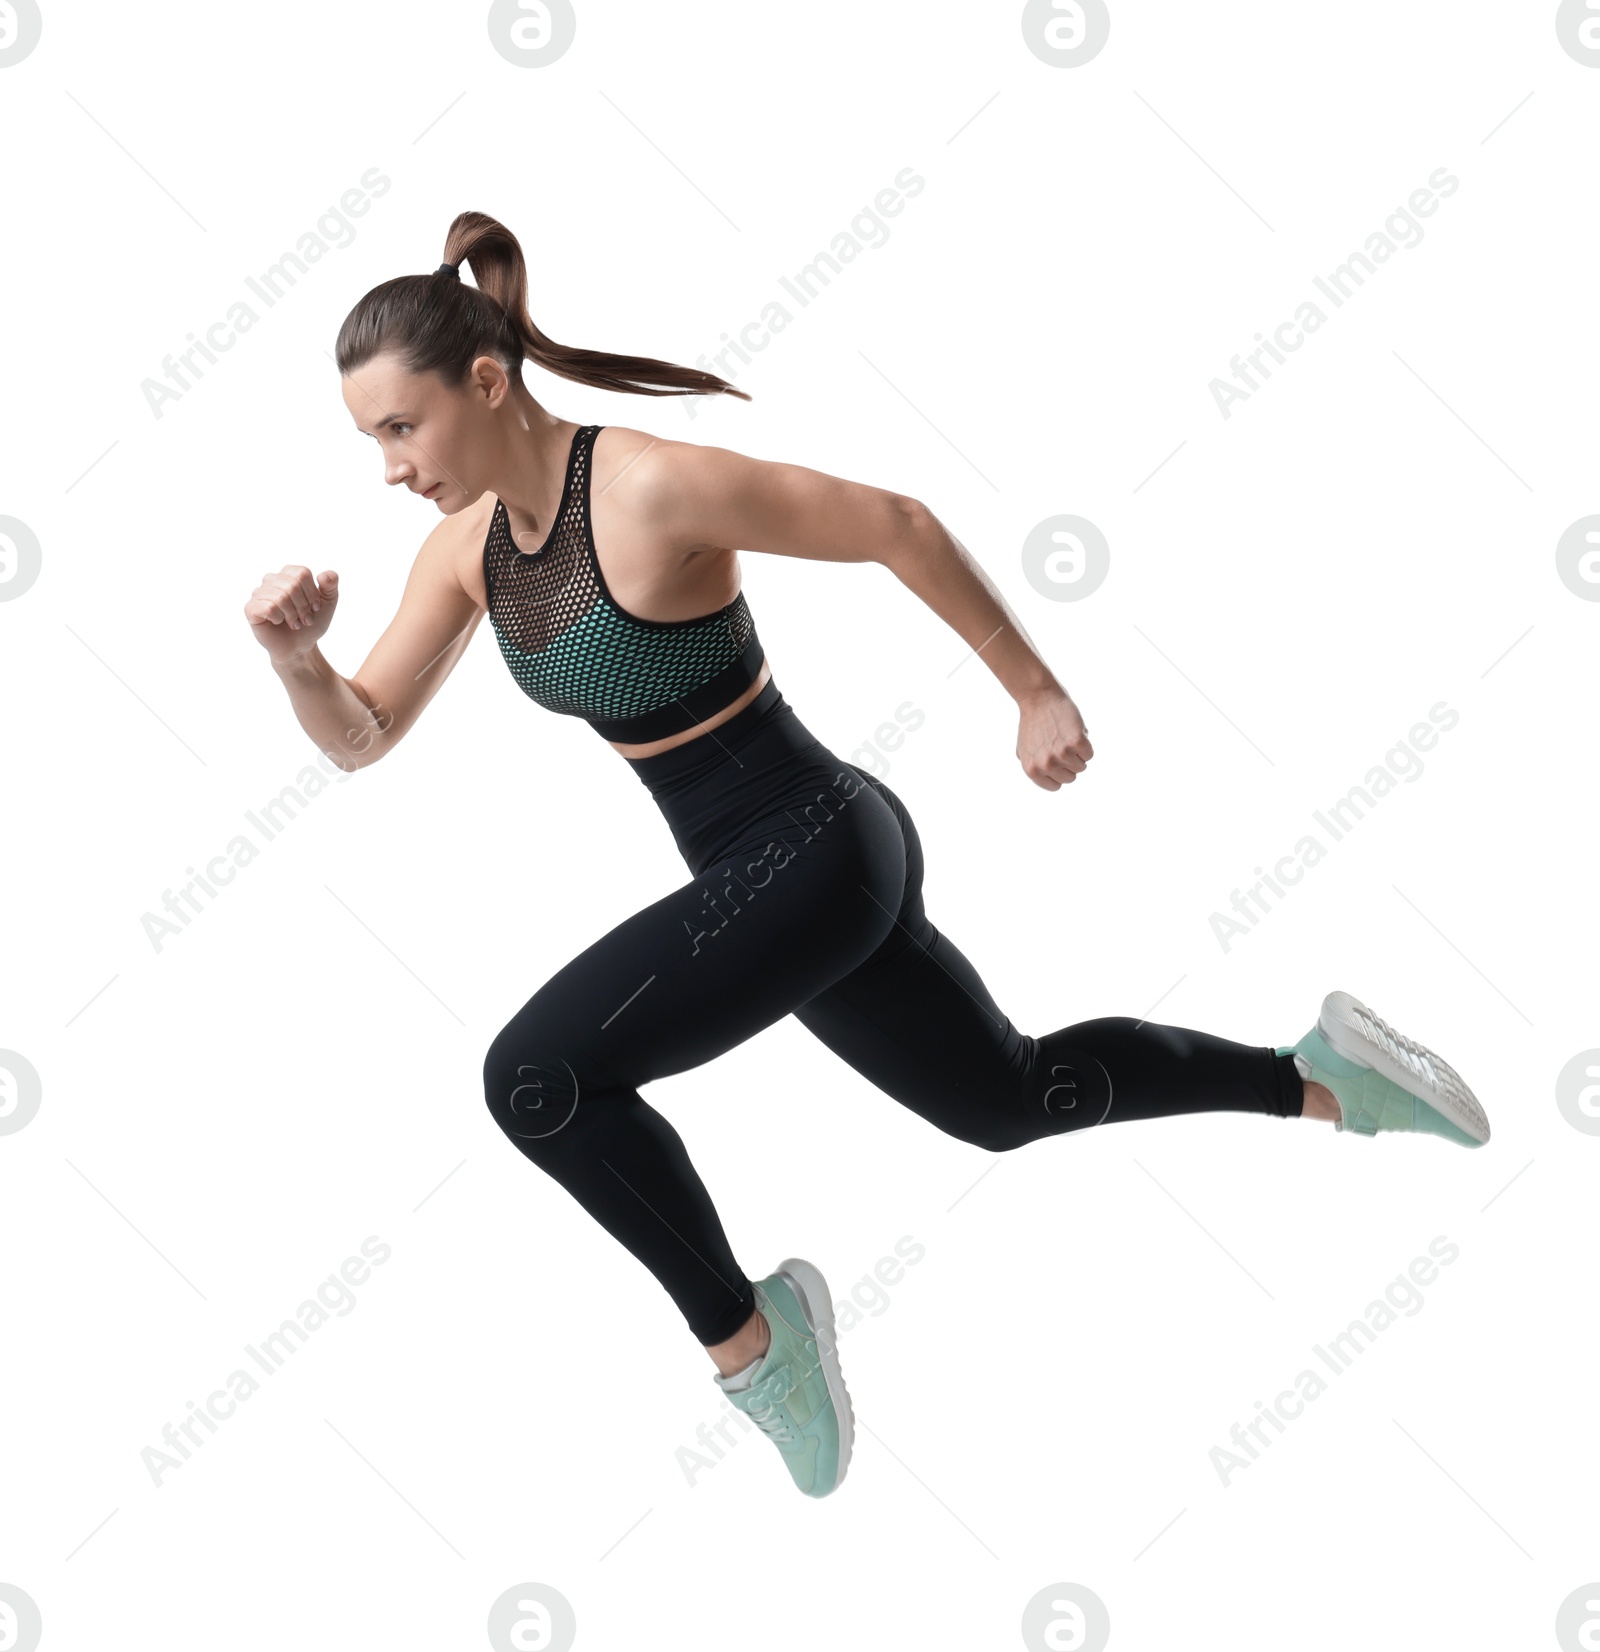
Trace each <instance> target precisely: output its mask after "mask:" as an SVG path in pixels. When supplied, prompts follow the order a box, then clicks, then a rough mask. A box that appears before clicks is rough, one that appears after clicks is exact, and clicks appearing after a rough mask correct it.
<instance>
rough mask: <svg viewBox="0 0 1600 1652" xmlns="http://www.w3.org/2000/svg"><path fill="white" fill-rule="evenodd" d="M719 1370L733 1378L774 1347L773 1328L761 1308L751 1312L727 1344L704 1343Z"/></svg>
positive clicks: (753, 1309) (703, 1345)
mask: <svg viewBox="0 0 1600 1652" xmlns="http://www.w3.org/2000/svg"><path fill="white" fill-rule="evenodd" d="M701 1346H702V1347H703V1348H704V1349H705V1351H706V1352H707V1353H708V1354H710V1356H711V1358H712V1362H713V1363H714V1364H715V1365H716V1367H717V1370H718V1371H720V1372H721V1373H722V1375H723V1376H725V1377H731V1376H733V1375H735V1374H736V1373H737V1372H739V1371H742V1370H744V1368H745V1367H746V1366H747V1365H748V1364H749V1363H750V1362H751V1360H754V1359H760V1358H761V1357H762V1356H763V1355H764V1354H765V1353H766V1351H767V1350H768V1349H769V1348H770V1347H771V1346H772V1327H771V1326H770V1325H768V1324H767V1321H766V1316H765V1315H764V1314H763V1313H762V1312H761V1310H760V1309H759V1308H752V1309H751V1310H750V1317H749V1318H748V1319H747V1320H746V1321H745V1322H744V1324H743V1325H741V1326H740V1327H739V1329H738V1330H737V1331H735V1332H734V1334H733V1335H732V1336H731V1337H729V1338H728V1340H727V1341H726V1342H714V1343H702V1344H701Z"/></svg>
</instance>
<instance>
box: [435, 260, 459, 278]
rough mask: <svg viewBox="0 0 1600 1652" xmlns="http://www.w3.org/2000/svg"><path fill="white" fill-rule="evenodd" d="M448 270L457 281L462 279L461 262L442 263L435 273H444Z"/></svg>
mask: <svg viewBox="0 0 1600 1652" xmlns="http://www.w3.org/2000/svg"><path fill="white" fill-rule="evenodd" d="M446 270H449V272H450V273H451V274H452V275H453V276H454V277H455V278H456V280H457V281H459V280H460V279H461V266H460V265H459V264H441V265H440V266H439V267H438V269H436V270H435V271H434V272H433V273H434V274H435V275H443V274H444V272H445V271H446Z"/></svg>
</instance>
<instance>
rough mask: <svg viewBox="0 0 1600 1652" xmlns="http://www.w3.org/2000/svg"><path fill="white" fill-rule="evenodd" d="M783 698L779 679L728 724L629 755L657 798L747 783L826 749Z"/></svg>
mask: <svg viewBox="0 0 1600 1652" xmlns="http://www.w3.org/2000/svg"><path fill="white" fill-rule="evenodd" d="M825 751H826V748H824V747H823V745H822V742H821V741H820V740H818V739H817V737H816V735H814V734H813V733H812V732H811V731H810V730H809V729H808V728H807V727H806V726H805V724H804V723H802V722H801V721H800V719H799V718H798V717H797V716H796V715H795V711H794V708H793V707H792V706H791V705H790V704H789V702H788V701H787V700H786V699H784V697H783V693H782V691H781V690H780V689H779V687H778V684H777V680H776V678H773V677H769V678H768V679H767V681H766V684H765V685H764V686H763V688H762V689H761V692H760V693H759V694H757V695H756V696H755V697H754V699H752V700H751V701H750V702H749V704H747V705H745V706H743V707H741V708H740V709H739V710H738V711H736V712H735V713H734V714H733V716H732V717H730V718H729V719H728V720H727V721H726V722H724V723H718V724H717V725H716V726H715V727H713V728H709V729H707V730H706V731H705V732H704V733H702V734H697V735H695V737H694V738H693V739H692V740H684V741H682V742H680V743H679V744H678V745H676V746H670V747H668V749H667V750H666V751H658V752H654V753H652V754H651V755H650V756H648V757H626V756H625V757H624V758H623V761H624V762H625V763H627V765H628V767H629V768H631V769H632V770H633V772H634V773H635V774H636V775H637V776H638V777H639V780H640V783H641V784H642V785H643V786H644V787H645V789H646V790H647V791H648V792H649V793H650V795H651V796H652V797H653V798H655V799H656V801H657V802H658V803H665V802H666V801H667V800H670V799H679V800H685V799H687V798H689V797H690V796H691V795H699V796H706V797H710V796H715V795H716V794H718V793H719V792H721V791H723V790H725V789H727V790H737V789H741V788H743V787H746V786H748V785H749V784H750V782H751V781H752V780H754V779H756V778H757V777H759V776H761V775H763V774H765V773H768V772H770V771H772V770H774V769H780V768H784V767H787V766H789V765H791V764H792V763H794V762H795V761H797V760H804V759H807V758H808V757H810V758H814V757H816V755H817V754H818V753H819V752H825Z"/></svg>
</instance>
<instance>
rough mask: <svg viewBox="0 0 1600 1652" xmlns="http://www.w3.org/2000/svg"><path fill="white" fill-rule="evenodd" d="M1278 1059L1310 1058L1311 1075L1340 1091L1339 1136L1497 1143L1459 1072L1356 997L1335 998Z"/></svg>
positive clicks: (1343, 994)
mask: <svg viewBox="0 0 1600 1652" xmlns="http://www.w3.org/2000/svg"><path fill="white" fill-rule="evenodd" d="M1277 1053H1278V1054H1279V1055H1300V1056H1303V1057H1304V1058H1305V1059H1306V1060H1307V1061H1308V1062H1310V1064H1311V1077H1312V1078H1313V1079H1315V1080H1316V1082H1317V1083H1318V1084H1325V1085H1327V1087H1328V1088H1329V1089H1330V1090H1331V1091H1332V1092H1333V1094H1334V1098H1335V1099H1336V1100H1337V1101H1338V1103H1339V1112H1340V1114H1341V1115H1342V1116H1341V1117H1340V1118H1339V1119H1337V1120H1335V1122H1334V1128H1335V1129H1336V1130H1354V1131H1355V1132H1356V1133H1357V1134H1358V1135H1362V1136H1375V1135H1376V1134H1377V1133H1378V1132H1379V1131H1380V1130H1419V1131H1423V1132H1425V1133H1427V1134H1428V1135H1433V1136H1443V1137H1444V1138H1445V1140H1446V1141H1453V1142H1458V1143H1460V1145H1461V1146H1463V1147H1481V1146H1482V1145H1483V1144H1484V1143H1485V1142H1486V1141H1488V1139H1489V1120H1488V1117H1487V1116H1486V1115H1485V1113H1484V1111H1483V1108H1482V1107H1481V1106H1480V1105H1479V1103H1478V1098H1477V1097H1476V1096H1475V1095H1473V1093H1472V1091H1471V1090H1469V1089H1468V1088H1467V1086H1466V1084H1465V1083H1464V1082H1463V1080H1462V1078H1461V1075H1460V1074H1459V1073H1458V1072H1457V1071H1456V1070H1455V1068H1454V1067H1452V1066H1451V1065H1450V1064H1449V1062H1447V1061H1445V1060H1443V1059H1442V1058H1441V1057H1439V1056H1437V1055H1435V1054H1434V1052H1433V1051H1432V1050H1430V1049H1429V1048H1428V1047H1427V1045H1425V1044H1418V1043H1417V1042H1416V1041H1415V1040H1414V1039H1410V1038H1407V1037H1406V1036H1405V1034H1404V1033H1399V1032H1396V1031H1395V1030H1394V1028H1393V1027H1391V1026H1390V1025H1389V1023H1388V1022H1387V1021H1384V1020H1382V1019H1380V1018H1379V1017H1378V1016H1376V1015H1374V1014H1373V1013H1372V1011H1371V1010H1369V1009H1368V1008H1367V1006H1366V1005H1365V1004H1362V1003H1360V1002H1358V1001H1357V1000H1356V999H1354V998H1352V997H1351V996H1350V994H1349V993H1348V992H1330V993H1329V994H1328V996H1327V997H1326V998H1324V999H1323V1001H1322V1013H1321V1014H1320V1015H1319V1016H1318V1017H1317V1024H1316V1026H1314V1027H1313V1028H1312V1029H1311V1031H1310V1032H1308V1033H1307V1034H1306V1035H1305V1037H1304V1038H1302V1039H1301V1040H1300V1042H1299V1043H1298V1044H1284V1045H1281V1046H1280V1047H1279V1048H1278V1052H1277Z"/></svg>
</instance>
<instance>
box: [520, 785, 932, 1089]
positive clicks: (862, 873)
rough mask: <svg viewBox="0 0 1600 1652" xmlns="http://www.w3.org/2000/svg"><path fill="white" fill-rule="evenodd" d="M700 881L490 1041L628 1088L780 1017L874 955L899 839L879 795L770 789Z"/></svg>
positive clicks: (632, 925)
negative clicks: (757, 810)
mask: <svg viewBox="0 0 1600 1652" xmlns="http://www.w3.org/2000/svg"><path fill="white" fill-rule="evenodd" d="M733 836H734V837H735V841H734V842H732V843H731V844H730V845H729V846H728V847H727V848H725V849H724V850H723V851H722V853H721V854H719V856H718V857H717V858H716V859H715V860H714V861H713V862H712V863H711V864H710V865H708V866H706V867H704V868H702V870H701V872H700V875H699V876H697V877H694V878H691V879H689V880H688V881H687V882H685V883H683V884H680V885H679V886H678V887H677V888H676V889H673V890H671V891H670V892H669V893H667V894H665V895H663V896H662V897H661V898H660V899H659V900H656V901H652V902H651V903H650V904H649V905H648V906H646V907H643V908H641V909H640V910H639V911H637V912H635V913H634V914H633V915H632V916H631V917H628V918H625V919H623V921H622V922H621V923H619V924H617V925H615V926H614V927H613V928H612V929H610V930H608V931H607V932H606V933H605V934H604V935H602V936H601V937H600V938H599V939H598V940H596V941H595V942H593V943H592V944H591V945H590V946H588V947H586V948H585V949H584V950H583V951H582V952H580V953H579V954H578V955H577V956H576V957H575V958H573V959H572V960H571V961H570V962H569V963H567V964H566V965H564V966H563V967H562V968H561V969H559V970H557V971H556V973H555V974H554V975H552V976H551V977H550V979H549V980H547V981H546V982H545V983H544V984H543V985H542V986H541V987H540V988H539V989H538V990H537V991H536V992H535V993H534V994H533V995H532V997H530V998H529V999H528V1000H527V1002H526V1003H525V1004H524V1005H523V1007H522V1008H521V1009H520V1010H519V1011H518V1012H517V1014H516V1015H515V1016H514V1017H513V1018H512V1020H511V1021H510V1022H509V1023H508V1024H507V1025H506V1027H505V1029H504V1031H503V1032H502V1033H501V1034H500V1036H499V1038H498V1039H497V1040H496V1045H497V1046H498V1047H499V1050H500V1052H501V1054H502V1055H507V1056H511V1057H513V1058H515V1059H518V1060H520V1061H524V1062H527V1063H537V1064H538V1065H539V1066H540V1068H541V1069H543V1070H549V1071H551V1072H552V1075H553V1074H554V1073H559V1072H560V1071H561V1070H562V1069H563V1067H564V1068H566V1069H570V1073H571V1075H572V1081H573V1082H576V1083H579V1084H581V1083H582V1082H583V1081H584V1080H585V1079H587V1080H588V1081H589V1082H590V1083H591V1084H599V1085H602V1086H623V1087H637V1086H638V1085H640V1084H644V1083H647V1082H649V1081H650V1080H652V1079H657V1078H664V1077H666V1076H667V1075H669V1074H672V1073H679V1072H683V1071H686V1070H687V1069H689V1068H691V1067H697V1066H699V1065H700V1064H701V1063H703V1062H706V1061H709V1060H710V1059H711V1058H712V1057H714V1056H716V1055H719V1054H721V1053H722V1052H723V1051H725V1050H728V1049H731V1048H733V1047H734V1046H735V1045H737V1044H740V1043H742V1042H743V1041H744V1040H745V1039H747V1038H749V1037H751V1036H752V1035H753V1034H755V1033H757V1032H759V1031H760V1030H761V1029H762V1028H764V1027H766V1026H769V1025H770V1024H771V1023H772V1022H774V1021H777V1020H779V1019H780V1018H781V1017H783V1016H784V1015H787V1014H789V1013H790V1012H791V1011H793V1010H794V1009H796V1008H797V1007H798V1006H799V1005H801V1004H803V1003H805V1002H806V1000H808V999H810V998H813V997H814V996H815V995H816V994H817V993H818V992H820V991H822V990H823V989H824V988H825V987H826V986H828V984H829V983H830V982H833V981H836V980H838V979H839V978H840V977H841V976H843V975H847V974H849V973H850V971H852V970H853V969H855V968H856V967H857V966H858V965H859V964H860V963H861V962H862V961H863V960H864V959H866V958H867V957H869V956H871V954H872V953H873V952H874V951H875V950H877V948H878V947H879V946H880V945H881V944H882V942H883V940H884V938H885V937H886V936H887V935H888V934H889V933H890V932H891V931H892V930H893V928H894V926H895V921H896V914H897V913H898V912H899V911H900V909H901V907H902V904H903V895H904V886H905V878H906V854H905V845H904V842H903V840H902V837H901V832H900V825H899V821H898V819H897V818H896V816H895V814H894V812H893V810H892V809H891V808H890V807H889V806H888V805H887V804H886V802H885V801H884V800H883V798H881V797H880V796H879V795H878V794H877V793H875V792H874V791H872V790H871V789H870V788H868V787H866V786H858V787H853V788H852V787H851V786H849V785H848V784H846V785H842V786H840V787H837V788H835V789H834V792H833V795H831V796H830V797H829V798H827V799H826V800H825V801H824V802H822V803H821V804H820V805H819V802H818V799H817V794H816V788H815V787H814V786H812V787H809V788H807V789H805V790H804V791H802V790H801V789H799V788H796V789H795V790H794V791H793V793H792V794H791V793H789V792H785V791H782V790H780V791H778V792H777V793H775V795H774V797H773V798H772V799H770V800H769V801H768V803H766V804H764V805H763V807H762V810H761V812H760V815H759V818H756V819H754V820H750V821H747V822H744V823H742V824H741V825H740V827H739V829H738V831H737V832H736V833H735V834H733Z"/></svg>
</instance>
